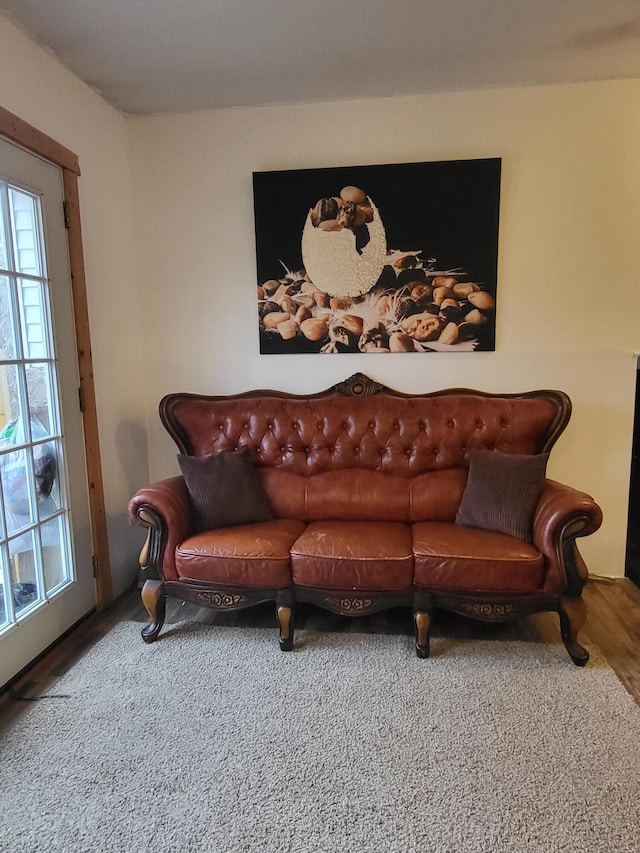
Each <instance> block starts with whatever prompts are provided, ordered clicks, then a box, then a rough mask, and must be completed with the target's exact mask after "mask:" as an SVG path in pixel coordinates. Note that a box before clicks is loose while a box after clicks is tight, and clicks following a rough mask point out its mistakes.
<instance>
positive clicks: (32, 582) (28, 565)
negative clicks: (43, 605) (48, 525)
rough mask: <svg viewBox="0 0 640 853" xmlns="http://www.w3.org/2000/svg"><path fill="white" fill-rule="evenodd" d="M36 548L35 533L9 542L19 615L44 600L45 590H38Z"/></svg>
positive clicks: (13, 588)
mask: <svg viewBox="0 0 640 853" xmlns="http://www.w3.org/2000/svg"><path fill="white" fill-rule="evenodd" d="M36 548H37V544H36V539H35V536H34V534H33V531H32V532H30V533H25V534H24V535H23V536H19V537H18V538H17V539H12V540H10V541H9V553H10V555H11V586H12V591H13V603H14V607H15V611H16V613H17V614H20V612H21V611H23V610H25V609H26V608H28V607H30V606H31V605H33V604H35V603H36V602H37V601H39V600H43V599H44V595H43V590H41V589H39V588H38V572H37V569H36Z"/></svg>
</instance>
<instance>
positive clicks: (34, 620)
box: [0, 140, 95, 686]
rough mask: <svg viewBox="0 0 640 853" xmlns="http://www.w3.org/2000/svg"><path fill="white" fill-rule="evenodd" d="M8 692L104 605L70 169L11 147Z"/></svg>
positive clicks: (1, 386) (2, 247)
mask: <svg viewBox="0 0 640 853" xmlns="http://www.w3.org/2000/svg"><path fill="white" fill-rule="evenodd" d="M0 207H1V215H0V686H1V685H3V684H5V683H6V682H7V681H8V680H10V679H11V678H12V677H13V676H14V675H15V674H16V673H17V672H19V671H20V670H21V669H22V668H23V667H24V666H26V665H27V664H28V663H29V662H30V661H31V660H33V659H34V658H35V657H37V655H38V654H40V652H41V651H43V650H44V649H45V648H47V646H49V645H50V644H51V643H52V642H53V641H54V640H55V639H57V637H59V636H60V635H61V634H62V633H64V631H65V630H66V629H67V628H69V627H71V625H73V624H74V623H75V622H77V621H78V619H80V618H81V617H82V616H83V615H85V614H86V613H87V612H89V611H90V610H91V609H92V608H93V607H94V605H95V588H94V582H93V574H92V562H91V557H92V544H91V525H90V515H89V503H88V491H87V477H86V468H85V455H84V442H83V432H82V420H81V417H82V416H81V413H80V407H79V402H78V369H77V357H76V344H75V331H74V318H73V303H72V297H71V282H70V275H69V263H68V250H67V240H66V231H65V225H64V215H63V189H62V176H61V171H60V170H59V169H58V168H57V167H56V166H53V165H51V164H50V163H47V162H46V161H44V160H41V159H40V158H38V157H36V156H35V155H33V154H30V153H28V152H26V151H24V150H23V149H21V148H18V147H17V146H15V145H13V144H11V143H8V142H6V141H4V140H0Z"/></svg>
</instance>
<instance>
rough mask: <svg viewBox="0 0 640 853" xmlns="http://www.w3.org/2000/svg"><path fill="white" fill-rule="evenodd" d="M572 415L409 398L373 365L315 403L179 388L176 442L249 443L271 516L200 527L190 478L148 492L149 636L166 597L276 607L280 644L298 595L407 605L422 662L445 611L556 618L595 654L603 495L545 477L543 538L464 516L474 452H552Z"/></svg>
mask: <svg viewBox="0 0 640 853" xmlns="http://www.w3.org/2000/svg"><path fill="white" fill-rule="evenodd" d="M570 414H571V404H570V401H569V399H568V397H567V396H566V395H565V394H563V393H562V392H559V391H534V392H529V393H525V394H505V395H491V394H485V393H481V392H477V391H469V390H447V391H441V392H437V393H433V394H422V395H407V394H402V393H399V392H396V391H393V390H391V389H389V388H386V387H384V386H382V385H380V384H378V383H376V382H373V381H372V380H370V379H368V378H367V377H366V376H363V375H362V374H356V375H354V376H352V377H351V378H350V379H347V380H346V381H344V382H342V383H339V384H338V385H336V386H334V387H332V388H329V389H327V390H326V391H323V392H321V393H319V394H314V395H308V396H295V395H290V394H285V393H279V392H275V391H255V392H248V393H243V394H238V395H237V396H227V397H206V396H197V395H193V394H170V395H168V396H167V397H165V398H164V399H163V400H162V402H161V404H160V416H161V419H162V422H163V423H164V425H165V427H166V428H167V430H168V431H169V433H170V434H171V436H172V438H173V439H174V441H175V442H176V444H177V446H178V448H179V450H180V452H181V453H182V454H187V455H189V456H191V457H197V458H198V459H203V458H205V457H206V458H210V457H211V455H212V454H219V453H224V452H226V451H234V450H237V449H238V448H242V447H246V448H249V449H250V451H251V454H252V456H253V459H254V462H255V465H256V471H257V473H258V476H259V480H260V482H261V484H262V487H263V488H264V492H265V493H266V496H267V498H268V501H269V504H270V507H271V511H272V513H273V518H272V520H269V521H260V522H257V523H250V524H242V525H233V526H224V527H218V528H215V529H212V530H204V531H201V532H194V513H193V508H192V505H191V500H190V494H189V491H188V489H187V486H186V484H185V480H184V478H183V477H182V476H176V477H172V478H170V479H166V480H163V481H161V482H158V483H155V484H154V485H151V486H148V487H147V488H144V489H141V490H140V491H139V492H137V494H136V495H134V496H133V498H132V499H131V501H130V505H129V510H130V515H131V518H132V519H133V520H134V521H136V522H137V523H138V524H140V525H142V526H143V527H146V528H148V535H147V539H146V542H145V544H144V546H143V549H142V552H141V555H140V564H141V567H142V570H143V573H144V576H145V577H146V578H147V580H146V581H145V583H144V586H143V589H142V599H143V601H144V604H145V606H146V608H147V610H148V612H149V616H150V622H149V624H148V625H146V626H145V628H144V629H143V631H142V636H143V638H144V640H145V641H146V642H152V641H154V640H155V639H156V638H157V636H158V634H159V632H160V630H161V628H162V625H163V622H164V616H165V597H166V596H174V597H177V598H179V599H182V600H186V601H189V602H194V603H196V604H200V605H206V606H208V607H211V608H214V609H216V610H231V609H236V608H244V607H248V606H251V605H253V604H257V603H259V602H263V601H266V600H273V601H274V602H275V606H276V614H277V619H278V622H279V629H280V646H281V648H282V649H283V650H289V649H291V648H292V646H293V639H294V613H295V604H296V602H311V603H313V604H315V605H319V606H320V607H323V608H327V609H329V610H331V611H333V612H335V613H340V614H345V615H348V616H359V615H362V614H370V613H374V612H376V611H380V610H383V609H385V608H390V607H397V606H407V607H412V608H413V611H414V616H415V630H416V651H417V654H418V656H419V657H427V656H428V654H429V624H430V619H431V614H432V613H433V610H434V608H438V607H441V608H446V609H449V610H452V611H455V612H458V613H461V614H465V615H467V616H470V617H475V618H478V619H483V620H491V621H496V620H506V619H510V618H514V617H518V616H520V615H524V614H529V613H534V612H537V611H557V612H558V613H559V617H560V628H561V634H562V639H563V642H564V644H565V646H566V648H567V650H568V652H569V655H570V656H571V658H572V660H573V661H574V662H575V663H576V664H578V665H583V664H584V663H586V661H587V660H588V653H587V652H586V650H585V649H584V648H583V647H582V646H581V645H580V644H579V643H578V639H577V634H578V631H579V629H580V627H581V625H582V624H583V622H584V618H585V610H584V604H583V601H582V599H581V591H582V588H583V586H584V584H585V581H586V579H587V570H586V567H585V564H584V562H583V560H582V558H581V556H580V554H579V553H578V550H577V547H576V538H577V537H580V536H585V535H588V534H590V533H593V532H594V531H595V530H597V529H598V527H599V526H600V523H601V519H602V515H601V511H600V509H599V507H598V505H597V504H596V503H595V502H594V500H593V499H592V498H591V497H590V496H589V495H587V494H584V493H583V492H580V491H577V490H575V489H572V488H570V487H569V486H565V485H561V484H559V483H556V482H553V481H551V480H548V479H544V480H543V482H542V485H541V489H540V491H539V496H538V497H537V502H536V505H535V512H534V515H533V520H532V523H531V531H532V535H531V537H530V538H531V541H525V540H524V539H521V538H515V537H514V536H511V535H507V534H505V533H503V532H495V530H487V529H480V528H478V527H473V526H467V525H463V524H460V523H456V517H457V515H458V514H459V508H460V505H461V500H462V497H463V495H464V493H465V489H466V487H467V478H468V472H469V458H470V454H471V453H472V452H473V451H475V450H477V449H478V448H487V449H489V450H492V451H498V454H497V455H500V456H504V454H516V455H518V456H527V455H529V456H534V455H538V454H544V453H547V452H548V451H549V450H550V448H551V447H552V445H553V444H554V443H555V441H556V440H557V438H558V436H559V435H560V433H561V432H562V431H563V429H564V428H565V426H566V424H567V422H568V420H569V417H570ZM497 455H496V458H497ZM492 458H493V457H492Z"/></svg>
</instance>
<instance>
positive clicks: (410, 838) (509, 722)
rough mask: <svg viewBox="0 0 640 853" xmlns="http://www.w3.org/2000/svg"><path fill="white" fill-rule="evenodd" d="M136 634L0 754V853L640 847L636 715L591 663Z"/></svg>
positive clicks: (30, 718) (40, 708) (479, 651)
mask: <svg viewBox="0 0 640 853" xmlns="http://www.w3.org/2000/svg"><path fill="white" fill-rule="evenodd" d="M139 629H140V626H139V625H138V624H137V623H136V624H134V623H125V624H123V625H120V626H119V627H118V628H116V629H115V630H114V631H113V632H112V633H111V634H110V635H109V636H107V637H106V638H105V639H104V640H103V641H102V642H100V643H99V644H98V645H97V646H96V647H95V648H93V649H92V650H91V651H90V652H89V653H88V654H87V655H86V656H85V657H84V658H83V659H82V660H81V661H80V663H79V664H77V665H76V666H75V667H74V668H73V669H72V670H71V671H70V672H69V673H68V674H67V675H65V676H64V677H63V678H62V679H61V680H60V681H59V682H58V683H57V684H56V685H55V688H54V691H53V692H54V693H55V694H56V695H57V696H60V697H61V698H51V699H43V700H42V701H40V702H39V703H37V704H34V705H33V708H32V709H31V710H30V711H29V713H28V714H27V716H26V717H25V718H23V719H22V720H21V721H19V722H18V723H16V724H15V725H14V726H13V727H12V728H10V729H9V730H8V731H7V732H5V733H4V735H3V736H2V738H1V740H0V780H1V783H0V850H2V851H3V853H8V851H47V853H52V851H61V853H75V851H83V853H84V852H85V851H86V853H98V851H114V853H115V851H117V852H118V853H124V852H125V851H178V853H182V851H203V853H205V851H206V853H210V852H212V853H217V851H220V853H222V851H225V853H227V851H233V853H235V851H247V853H248V851H251V853H253V851H255V852H256V853H276V851H277V852H278V853H287V851H291V853H338V851H354V853H413V851H416V853H417V851H420V853H423V851H424V853H483V851H500V852H501V853H520V851H527V853H529V851H530V853H534V851H535V853H555V851H558V853H559V851H562V853H606V851H612V853H613V852H614V851H615V853H627V852H628V853H631V852H632V851H634V853H637V851H638V850H640V816H639V806H640V799H639V798H640V709H639V708H638V707H637V706H636V705H635V704H634V703H633V700H632V699H631V698H630V697H629V696H628V694H627V693H626V692H625V690H624V688H623V687H622V686H621V684H620V683H619V682H618V680H617V679H616V677H615V675H614V673H613V672H612V671H611V670H610V669H609V668H608V667H607V666H606V665H605V664H604V662H603V661H602V659H598V657H597V656H595V659H593V660H592V662H591V663H590V664H589V665H588V666H587V667H586V668H585V669H578V668H576V667H574V666H573V664H571V662H570V660H569V658H568V656H567V655H566V652H565V650H564V648H563V647H562V646H553V645H552V646H545V645H536V644H531V643H509V642H504V643H503V642H487V641H483V642H477V641H463V640H460V641H453V640H444V639H439V640H434V642H433V654H434V657H433V658H431V659H430V660H426V661H420V660H417V659H416V658H415V656H414V653H413V649H412V641H411V639H410V638H408V637H396V636H378V635H376V636H372V635H365V634H353V633H349V634H338V633H331V634H318V633H311V632H309V631H301V632H299V635H298V638H297V642H298V647H297V649H296V650H295V651H294V652H292V653H289V654H283V653H281V652H280V650H279V648H278V643H277V638H276V632H275V630H266V629H256V628H247V629H244V628H227V627H208V626H199V625H193V624H183V625H179V626H174V627H173V628H171V629H170V630H168V631H166V633H165V634H163V635H162V636H161V639H160V640H159V641H158V642H157V643H155V644H154V645H152V646H145V645H144V644H143V643H142V641H141V640H140V638H139Z"/></svg>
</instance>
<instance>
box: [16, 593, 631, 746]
mask: <svg viewBox="0 0 640 853" xmlns="http://www.w3.org/2000/svg"><path fill="white" fill-rule="evenodd" d="M584 598H585V601H586V604H587V611H588V618H587V622H586V624H585V626H584V628H583V629H582V632H581V634H580V638H581V640H582V641H583V642H586V643H593V644H595V645H597V646H598V647H599V648H600V649H601V651H602V652H603V654H604V655H605V657H606V658H607V660H608V662H609V664H610V666H611V667H612V668H613V669H614V671H615V672H616V673H617V675H618V678H619V679H620V681H621V682H622V683H623V684H624V686H625V687H626V688H627V690H628V691H629V693H630V694H631V695H632V696H633V697H634V698H635V700H636V702H637V703H638V704H640V589H638V587H636V586H635V585H634V584H633V583H632V582H631V581H630V580H628V579H626V578H625V579H619V580H608V579H592V580H590V581H589V583H588V584H587V586H586V588H585V591H584ZM184 620H188V621H195V622H201V623H204V624H207V625H246V626H252V627H272V628H273V631H274V635H273V642H274V643H277V630H276V624H275V614H274V607H273V604H264V605H260V606H258V607H254V608H252V609H250V610H239V611H236V612H232V613H216V612H215V611H212V610H209V609H207V608H202V607H197V606H196V605H192V604H188V603H182V602H179V601H176V600H175V599H168V601H167V617H166V620H165V625H170V624H173V623H175V622H181V621H184ZM124 621H136V622H139V623H140V627H142V625H143V624H144V623H145V622H146V621H147V614H146V611H145V609H144V607H143V606H142V604H141V602H140V592H139V590H138V589H137V588H132V589H130V590H128V591H127V592H126V593H125V594H124V595H122V596H121V597H120V598H119V599H118V600H117V601H116V602H115V603H114V604H113V605H112V606H111V607H110V608H109V609H108V610H106V611H105V612H104V613H94V614H92V615H91V616H89V617H88V618H87V619H86V620H85V621H84V622H83V623H82V624H81V625H79V626H78V627H77V628H76V629H75V630H74V631H73V632H72V633H70V634H69V635H68V636H67V637H66V638H65V639H64V640H62V641H61V642H60V643H59V644H58V645H57V646H56V647H55V648H54V649H53V650H52V651H51V652H49V653H48V654H47V655H46V656H45V657H44V658H43V659H42V660H41V661H40V662H39V663H38V664H36V666H35V667H33V669H31V670H30V671H29V672H28V673H27V674H26V675H25V676H24V677H23V678H22V679H21V680H20V681H19V682H17V683H16V684H15V685H14V687H13V688H12V689H11V690H10V691H6V692H5V693H3V694H2V696H0V731H1V730H2V729H3V728H6V726H8V725H9V724H10V723H11V722H13V721H14V720H16V719H17V718H18V717H21V716H23V715H24V714H26V713H28V711H29V709H30V708H32V707H34V702H35V701H39V700H38V699H37V698H36V697H42V696H47V695H48V696H49V697H54V696H55V684H56V681H57V680H58V679H59V678H60V676H61V675H63V674H64V673H66V672H67V671H68V670H69V669H70V668H71V667H72V666H73V665H74V663H75V662H76V661H78V660H79V659H80V658H81V657H82V656H83V654H85V653H86V651H87V650H88V649H89V648H91V646H93V645H94V644H95V643H96V642H98V640H100V639H101V638H102V637H104V636H105V635H106V634H107V633H108V632H109V631H110V630H111V629H112V628H113V627H114V626H115V625H117V624H118V623H119V622H124ZM297 628H298V629H299V630H302V629H304V628H308V629H319V630H323V631H345V632H348V631H353V632H356V633H358V632H365V633H376V634H380V633H381V634H406V635H409V636H411V635H413V621H412V615H411V611H410V610H408V609H404V608H403V609H400V608H398V609H394V610H389V611H386V612H384V613H378V614H374V615H373V616H365V617H359V618H349V617H347V616H337V615H334V614H332V613H329V612H327V611H324V610H320V609H319V608H316V607H313V606H312V605H300V606H299V607H298V612H297ZM431 636H432V638H433V639H436V638H438V637H447V638H451V639H483V640H495V641H496V642H500V641H504V640H522V641H525V642H532V643H536V642H537V643H556V642H559V641H560V630H559V625H558V616H557V614H554V613H539V614H535V615H534V616H530V617H525V618H520V619H515V620H513V621H511V622H504V623H498V624H492V623H487V622H478V621H476V620H472V619H469V618H466V617H464V616H458V615H456V614H453V613H446V612H444V611H437V612H436V614H435V615H434V618H433V621H432V628H431ZM161 637H162V635H161ZM140 642H142V640H140ZM425 665H428V663H427V662H425ZM570 665H572V664H571V662H570V660H569V658H568V656H567V666H570ZM31 700H34V701H31ZM42 701H44V700H42Z"/></svg>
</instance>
